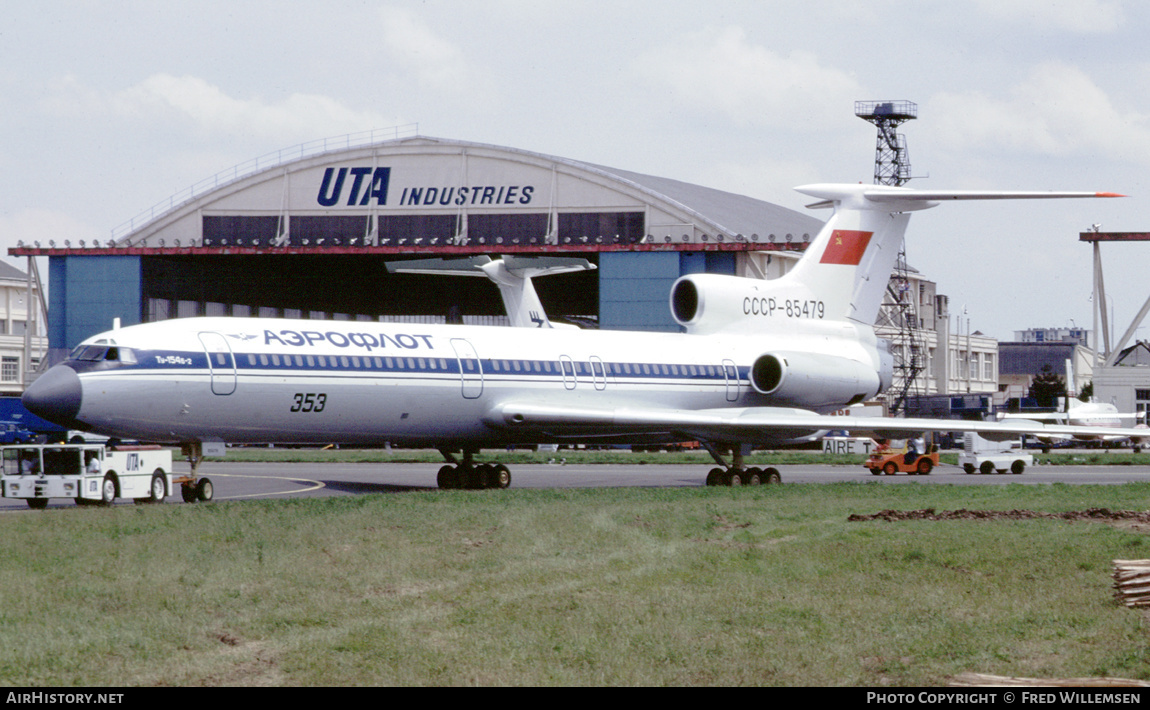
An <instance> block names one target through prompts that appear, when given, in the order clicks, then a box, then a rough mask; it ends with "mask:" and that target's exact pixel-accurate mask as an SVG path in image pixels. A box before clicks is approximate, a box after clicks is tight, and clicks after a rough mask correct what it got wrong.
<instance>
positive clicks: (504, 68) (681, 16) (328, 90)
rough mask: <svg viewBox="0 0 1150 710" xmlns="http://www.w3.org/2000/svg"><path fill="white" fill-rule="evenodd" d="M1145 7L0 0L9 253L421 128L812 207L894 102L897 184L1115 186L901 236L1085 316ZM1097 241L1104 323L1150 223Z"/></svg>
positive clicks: (1119, 206)
mask: <svg viewBox="0 0 1150 710" xmlns="http://www.w3.org/2000/svg"><path fill="white" fill-rule="evenodd" d="M1148 27H1150V3H1146V2H1143V1H1141V0H1126V1H1124V0H914V1H911V0H887V1H886V2H865V3H864V2H857V0H806V1H805V2H794V0H783V1H776V0H748V1H741V0H710V1H709V2H707V3H700V2H697V0H692V1H690V2H687V1H682V0H659V1H658V2H655V1H654V0H646V1H643V2H639V1H631V0H608V1H605V2H600V1H598V0H585V1H580V0H570V1H567V2H563V1H560V0H549V1H548V2H539V1H538V0H470V1H462V0H426V1H423V2H417V1H414V0H411V1H408V0H399V1H393V2H367V1H353V0H324V2H296V1H294V0H276V1H274V2H273V1H267V2H264V1H260V0H227V1H226V2H215V1H213V0H196V1H195V2H182V1H178V0H161V1H155V0H150V1H146V2H130V1H126V0H124V1H119V2H117V1H115V0H110V1H99V2H97V1H91V2H88V1H82V0H58V1H57V2H54V3H51V4H46V3H17V2H15V1H14V0H9V1H8V2H5V3H4V12H3V13H2V16H0V135H3V136H4V139H3V141H2V142H0V251H2V253H3V255H5V258H7V259H8V261H10V262H11V263H13V264H14V265H15V266H18V267H19V268H21V269H26V268H27V264H26V261H25V260H24V259H22V258H15V257H7V256H6V255H7V250H8V249H9V248H10V247H13V246H15V245H16V242H17V240H23V241H24V242H26V243H31V242H32V241H34V240H40V241H41V242H43V243H45V244H46V243H47V240H48V239H55V240H56V241H57V242H60V241H61V240H62V239H65V238H68V239H71V240H72V242H73V243H76V242H77V240H79V239H100V240H103V241H106V240H107V239H108V238H110V236H111V233H112V230H113V229H114V228H116V227H117V226H119V225H121V224H122V223H124V222H126V221H127V220H129V219H131V218H132V217H134V216H136V215H138V214H140V213H141V212H143V211H145V210H148V209H149V208H151V207H152V206H153V205H155V204H156V203H159V202H162V201H164V200H167V199H168V198H169V197H170V196H172V195H173V194H176V193H178V192H180V191H181V190H185V189H186V188H188V187H189V186H190V185H192V184H194V183H197V182H199V181H200V180H202V179H204V178H208V177H210V176H212V175H215V174H216V173H219V172H221V171H224V170H226V169H228V168H231V167H232V166H234V165H237V164H239V163H243V162H245V161H248V160H250V159H252V158H255V157H257V156H261V155H265V154H268V153H270V152H274V151H276V150H279V149H282V148H287V147H290V146H293V145H297V144H300V143H304V142H308V141H312V140H315V139H320V138H324V137H329V136H338V135H342V134H347V133H356V132H360V131H368V130H372V129H385V128H388V127H392V126H399V125H406V124H413V123H415V124H418V129H419V133H420V134H422V135H426V136H434V137H439V138H447V139H457V140H465V141H474V142H479V143H489V144H494V145H500V146H508V147H513V148H518V149H524V150H530V151H535V152H540V153H546V154H551V155H557V156H561V157H565V158H570V159H575V160H582V161H586V162H591V163H596V164H601V165H606V166H611V167H615V168H620V169H624V170H631V171H635V172H640V173H646V174H650V175H658V176H662V177H668V178H675V179H678V180H684V181H687V182H692V183H696V184H699V185H705V186H708V187H713V188H717V189H721V190H728V191H731V192H736V193H740V194H744V195H749V196H751V197H756V198H759V199H763V200H768V201H771V202H775V203H778V204H780V205H783V206H786V207H790V208H793V209H797V210H803V209H804V204H805V202H806V201H805V200H804V198H803V196H802V195H800V194H798V193H796V192H794V191H793V189H792V188H793V187H795V186H797V185H803V184H807V183H813V182H867V183H869V182H871V181H872V175H873V170H874V145H875V129H874V127H873V126H871V125H870V124H868V123H866V122H865V121H863V120H862V119H860V118H857V117H856V116H855V115H854V102H855V101H860V100H861V101H869V100H887V99H892V100H907V101H913V102H915V103H916V104H917V105H918V119H917V120H915V121H911V122H908V123H906V124H904V125H903V127H902V128H901V132H902V133H903V134H905V136H906V140H907V145H908V147H909V155H910V160H911V165H912V174H913V175H914V179H913V180H911V182H910V183H909V185H908V186H910V187H920V188H924V189H926V188H932V189H974V188H983V189H1010V190H1089V191H1096V190H1098V191H1113V192H1119V193H1123V194H1126V195H1129V197H1126V198H1123V199H1114V200H1060V201H1037V202H1028V201H1017V202H1015V201H1011V202H1002V201H992V202H964V203H957V204H945V205H942V206H939V207H937V208H935V209H932V210H929V211H927V212H922V213H917V214H915V215H914V217H913V218H912V219H911V222H910V227H909V229H908V232H907V245H906V248H907V256H908V260H909V262H910V264H911V265H912V266H913V267H915V268H917V269H918V270H919V271H921V272H922V273H923V275H924V276H925V277H926V278H928V279H930V280H932V281H935V282H936V283H937V284H938V290H939V293H943V294H946V295H948V296H949V297H950V308H951V313H952V314H961V313H963V312H965V313H966V315H965V316H964V318H966V319H969V324H970V327H971V328H972V329H973V330H976V331H981V332H983V333H986V334H988V335H992V336H994V337H997V338H998V339H1000V340H1010V339H1012V338H1013V334H1014V331H1016V330H1021V329H1024V328H1030V327H1069V326H1078V327H1091V326H1092V324H1093V315H1092V301H1091V291H1092V279H1093V275H1092V252H1091V247H1090V245H1088V244H1086V243H1083V242H1080V241H1079V238H1078V235H1079V232H1082V231H1086V230H1088V229H1089V228H1090V226H1091V225H1092V224H1101V225H1102V226H1101V229H1102V231H1147V232H1150V210H1148V209H1147V206H1148V205H1150V184H1148V181H1150V53H1148V52H1146V51H1145V48H1144V47H1145V33H1146V28H1148ZM812 214H813V215H814V216H816V217H818V218H819V219H825V218H826V213H825V212H821V211H819V212H813V213H812ZM1102 255H1103V263H1104V272H1105V278H1106V291H1107V298H1106V301H1107V307H1108V308H1109V310H1110V311H1111V312H1112V313H1113V315H1114V319H1115V322H1116V323H1117V325H1116V326H1115V328H1116V330H1117V331H1118V333H1119V334H1120V333H1121V332H1122V331H1124V330H1125V329H1126V327H1127V326H1128V325H1129V324H1130V322H1131V320H1132V319H1133V317H1134V316H1135V314H1136V313H1137V311H1138V310H1139V309H1140V308H1141V306H1142V304H1143V303H1144V302H1145V301H1146V299H1147V297H1148V296H1150V279H1146V278H1144V276H1143V275H1144V274H1145V273H1147V269H1146V268H1145V266H1144V265H1147V264H1150V243H1146V244H1137V243H1136V244H1104V245H1103V248H1102ZM49 288H50V285H49ZM953 327H954V326H952V328H953ZM965 327H966V324H965V322H964V324H963V328H965ZM1136 337H1138V338H1141V339H1150V324H1148V325H1147V326H1144V327H1143V328H1142V329H1140V330H1139V331H1138V332H1137V333H1136Z"/></svg>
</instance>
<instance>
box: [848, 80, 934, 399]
mask: <svg viewBox="0 0 1150 710" xmlns="http://www.w3.org/2000/svg"><path fill="white" fill-rule="evenodd" d="M855 115H856V116H858V117H859V118H861V119H863V120H865V121H868V122H869V123H873V124H874V125H875V127H876V128H877V129H878V138H877V139H876V143H875V158H874V183H875V184H876V185H894V186H896V187H897V186H899V185H903V184H905V183H906V182H907V181H908V180H910V157H909V155H908V154H907V150H906V136H904V135H902V134H901V133H899V132H898V127H899V126H901V125H902V124H903V123H906V122H907V121H913V120H914V119H916V118H918V105H917V104H915V103H914V102H913V101H856V102H855ZM920 323H921V320H920V319H919V314H918V298H917V294H915V293H914V292H913V291H912V289H911V282H910V278H909V269H908V268H907V265H906V247H905V245H904V246H903V247H902V248H900V249H899V253H898V260H897V261H896V262H895V270H894V274H892V278H891V282H890V284H889V285H888V286H887V297H886V298H885V299H883V307H882V309H881V310H880V312H879V317H878V322H876V323H875V325H876V326H878V328H879V329H880V330H881V331H882V333H883V334H882V336H881V337H884V338H886V339H887V340H888V341H889V342H890V349H891V356H892V357H893V359H894V381H893V382H892V383H891V387H890V389H889V390H887V397H888V400H889V411H890V413H891V414H892V415H897V414H899V413H900V412H902V411H903V410H904V409H905V407H906V400H907V397H908V396H910V395H911V394H925V391H924V390H925V387H924V386H923V385H922V383H921V380H920V378H919V375H920V374H921V373H922V371H923V369H924V367H923V366H924V360H925V358H924V357H923V355H924V353H925V347H924V346H923V342H922V337H921V335H920V333H919V324H920ZM943 350H944V351H945V348H943ZM944 382H945V380H944ZM945 386H946V385H945V384H943V385H942V388H945Z"/></svg>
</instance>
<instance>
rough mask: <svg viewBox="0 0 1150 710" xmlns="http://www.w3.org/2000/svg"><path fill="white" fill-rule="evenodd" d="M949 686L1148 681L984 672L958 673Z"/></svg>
mask: <svg viewBox="0 0 1150 710" xmlns="http://www.w3.org/2000/svg"><path fill="white" fill-rule="evenodd" d="M948 685H950V686H951V687H957V688H1000V687H1003V686H1030V687H1056V688H1145V687H1150V683H1148V682H1146V681H1144V680H1133V679H1131V678H1016V677H1013V676H1001V675H987V674H986V673H960V674H958V675H957V676H955V677H953V678H951V679H950V683H948Z"/></svg>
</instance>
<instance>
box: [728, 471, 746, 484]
mask: <svg viewBox="0 0 1150 710" xmlns="http://www.w3.org/2000/svg"><path fill="white" fill-rule="evenodd" d="M745 475H746V472H745V471H740V470H738V469H735V468H733V469H731V470H730V471H728V472H727V474H726V476H725V478H726V479H727V485H728V486H731V487H735V486H741V485H743V476H745Z"/></svg>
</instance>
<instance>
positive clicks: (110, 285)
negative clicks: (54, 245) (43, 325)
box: [48, 255, 143, 350]
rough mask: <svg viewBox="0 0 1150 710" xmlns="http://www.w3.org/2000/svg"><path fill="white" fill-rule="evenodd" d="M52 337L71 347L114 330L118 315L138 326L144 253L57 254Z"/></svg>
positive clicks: (52, 262)
mask: <svg viewBox="0 0 1150 710" xmlns="http://www.w3.org/2000/svg"><path fill="white" fill-rule="evenodd" d="M48 278H49V283H50V284H51V285H52V286H51V290H50V291H49V293H48V340H49V342H51V343H52V346H53V348H59V347H63V348H66V349H67V350H71V349H72V348H74V347H76V345H78V344H79V343H80V342H81V341H83V340H84V339H85V338H87V337H89V336H92V335H95V334H96V333H100V332H103V331H105V330H111V328H112V320H111V319H112V318H117V317H118V318H119V319H120V324H121V325H135V324H137V323H139V322H140V320H141V314H142V313H143V310H142V307H141V301H140V299H141V295H140V294H141V292H142V291H141V277H140V257H138V256H129V255H124V256H118V255H117V256H53V257H49V259H48Z"/></svg>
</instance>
